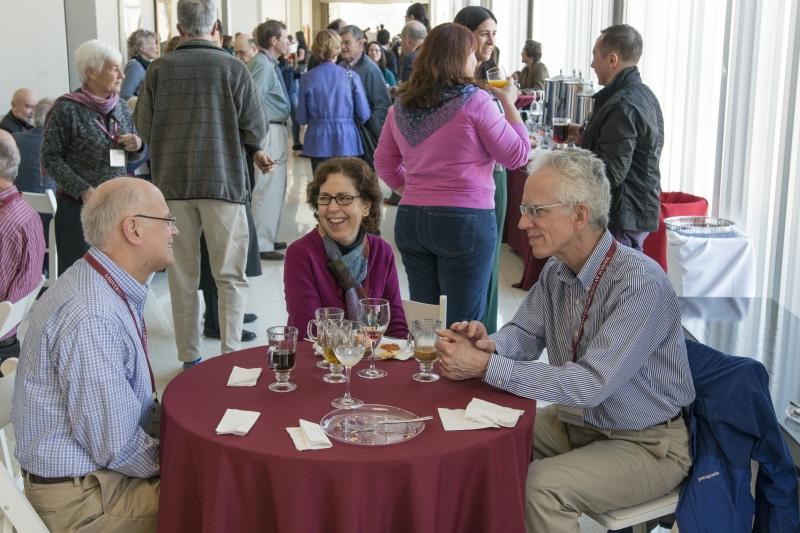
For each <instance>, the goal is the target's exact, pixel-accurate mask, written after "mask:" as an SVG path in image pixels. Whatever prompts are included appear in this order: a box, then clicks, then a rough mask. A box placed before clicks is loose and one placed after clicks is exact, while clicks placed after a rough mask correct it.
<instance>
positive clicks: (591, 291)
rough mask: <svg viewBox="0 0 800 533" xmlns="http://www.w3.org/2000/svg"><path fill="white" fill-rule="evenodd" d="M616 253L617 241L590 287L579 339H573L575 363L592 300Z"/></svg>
mask: <svg viewBox="0 0 800 533" xmlns="http://www.w3.org/2000/svg"><path fill="white" fill-rule="evenodd" d="M616 251H617V241H611V246H609V247H608V251H607V252H606V256H605V257H604V258H603V262H602V263H600V267H599V268H598V269H597V274H595V275H594V279H593V280H592V284H591V286H590V287H589V294H587V295H586V303H585V304H584V305H583V313H581V323H580V326H578V337H577V338H576V339H573V341H572V362H573V363H574V362H575V361H577V360H578V346H580V344H581V339H582V338H583V327H584V326H585V325H586V320H587V319H588V318H589V308H590V307H591V306H592V300H594V293H595V292H596V291H597V286H598V285H599V284H600V278H602V277H603V274H605V273H606V269H607V268H608V264H609V263H611V260H612V259H613V258H614V253H615V252H616Z"/></svg>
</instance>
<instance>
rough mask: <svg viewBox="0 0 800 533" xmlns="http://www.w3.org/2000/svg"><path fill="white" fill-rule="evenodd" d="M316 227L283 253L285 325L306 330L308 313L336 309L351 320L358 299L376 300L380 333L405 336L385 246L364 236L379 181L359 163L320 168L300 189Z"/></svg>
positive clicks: (375, 217)
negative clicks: (384, 316) (381, 305)
mask: <svg viewBox="0 0 800 533" xmlns="http://www.w3.org/2000/svg"><path fill="white" fill-rule="evenodd" d="M306 191H307V192H306V194H307V201H308V205H309V206H311V209H313V210H314V216H315V218H316V219H317V220H318V222H319V223H318V224H317V227H316V228H314V229H313V230H311V231H310V232H309V233H308V234H306V235H305V236H304V237H302V238H300V239H298V240H296V241H295V242H293V243H292V244H291V245H290V246H289V248H288V249H287V250H286V259H285V265H284V271H283V285H284V291H285V294H286V310H287V312H288V313H289V321H288V324H289V325H290V326H295V327H296V328H298V329H300V330H301V331H305V329H306V325H307V324H308V322H309V321H311V320H314V311H315V310H316V309H318V308H320V307H339V308H341V309H344V310H345V317H346V318H348V319H350V320H357V319H358V301H359V300H360V299H362V298H383V299H385V300H388V301H389V304H390V306H391V319H390V322H389V327H388V328H387V330H386V334H387V335H389V336H391V337H398V338H403V339H404V338H406V336H407V335H408V326H407V325H406V317H405V313H403V302H402V299H401V297H400V285H399V283H398V280H397V269H396V268H395V263H394V254H393V252H392V248H391V246H390V245H389V243H387V242H386V241H384V240H383V239H381V238H380V237H378V236H376V235H372V234H370V232H374V231H376V230H377V229H378V228H379V226H380V222H381V190H380V186H379V185H378V179H377V178H376V177H375V174H374V173H373V172H372V170H371V169H370V168H369V166H368V165H367V164H366V163H365V162H364V161H362V160H361V159H356V158H353V157H338V158H333V159H329V160H327V161H325V162H324V163H321V164H320V166H319V167H317V170H316V171H315V172H314V179H313V180H312V181H311V183H309V184H308V187H307V189H306Z"/></svg>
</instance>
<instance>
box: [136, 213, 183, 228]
mask: <svg viewBox="0 0 800 533" xmlns="http://www.w3.org/2000/svg"><path fill="white" fill-rule="evenodd" d="M133 217H134V218H149V219H150V220H161V221H162V222H166V223H167V226H169V227H170V228H174V227H175V223H176V222H178V219H177V218H175V217H166V218H165V217H151V216H150V215H133Z"/></svg>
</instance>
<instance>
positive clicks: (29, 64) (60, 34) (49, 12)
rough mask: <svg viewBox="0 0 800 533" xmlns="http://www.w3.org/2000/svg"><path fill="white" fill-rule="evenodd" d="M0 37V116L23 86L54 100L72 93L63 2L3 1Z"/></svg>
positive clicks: (46, 0)
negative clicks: (0, 42) (2, 43)
mask: <svg viewBox="0 0 800 533" xmlns="http://www.w3.org/2000/svg"><path fill="white" fill-rule="evenodd" d="M0 35H2V36H3V40H4V42H5V43H6V44H5V46H3V47H2V48H0V65H2V66H3V76H0V115H4V114H5V113H6V112H7V111H8V109H9V107H10V103H11V95H12V93H13V92H14V91H15V90H16V89H18V88H20V87H30V88H31V89H33V90H34V91H35V92H36V94H37V95H39V96H52V97H56V96H60V95H62V94H64V93H65V92H67V91H68V90H69V82H68V80H69V78H68V73H67V37H66V25H65V21H64V4H63V0H25V1H24V2H3V7H2V16H0ZM36 36H38V37H36Z"/></svg>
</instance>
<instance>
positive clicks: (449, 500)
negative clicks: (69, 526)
mask: <svg viewBox="0 0 800 533" xmlns="http://www.w3.org/2000/svg"><path fill="white" fill-rule="evenodd" d="M265 353H266V352H265V348H264V347H259V348H252V349H248V350H243V351H240V352H233V353H230V354H227V355H223V356H219V357H216V358H213V359H210V360H208V361H205V362H203V363H202V364H200V365H198V366H196V367H194V368H192V369H190V370H188V371H186V372H184V373H182V374H181V375H179V376H177V377H176V378H175V379H174V380H173V381H172V382H171V383H170V384H169V385H168V386H167V388H166V391H165V392H164V396H163V412H162V422H161V496H160V513H159V522H158V529H159V531H162V532H170V533H175V532H180V531H192V532H199V531H237V532H239V531H241V532H245V531H280V532H298V533H300V532H302V533H313V532H326V533H328V532H350V533H352V532H361V531H364V532H373V531H376V532H377V531H380V532H398V533H400V532H403V533H406V532H409V531H414V532H430V533H434V532H458V531H481V532H489V531H498V532H504V533H507V532H517V531H520V532H521V531H524V512H525V478H526V474H527V470H528V464H529V462H530V460H531V457H532V450H533V422H534V417H535V413H536V404H535V402H533V401H532V400H527V399H525V398H520V397H517V396H514V395H512V394H509V393H506V392H503V391H499V390H497V389H493V388H491V387H489V386H488V385H486V384H485V383H482V382H480V381H477V380H470V381H461V382H455V381H450V380H448V379H446V378H442V379H440V380H439V381H438V382H435V383H418V382H416V381H413V380H412V379H411V374H413V373H414V372H415V371H417V369H418V365H417V364H416V362H415V361H414V360H413V359H411V360H410V361H406V362H401V361H379V362H378V365H379V367H382V368H384V369H386V370H387V371H388V372H389V376H388V377H387V378H384V379H378V380H365V379H362V378H358V377H355V376H354V378H353V383H352V392H353V396H355V397H356V398H360V399H362V400H364V401H365V402H366V403H380V404H386V405H393V406H396V407H401V408H404V409H407V410H409V411H411V412H413V413H416V414H418V415H434V419H433V420H431V421H428V422H426V427H425V430H424V431H423V432H422V433H421V434H420V435H418V436H417V437H416V438H413V439H411V440H409V441H406V442H404V443H400V444H395V445H390V446H374V447H373V446H356V445H349V444H344V443H340V442H336V441H332V442H333V447H332V448H328V449H324V450H309V451H303V452H299V451H297V450H296V449H295V447H294V444H293V443H292V440H291V438H290V437H289V434H288V433H287V432H286V429H285V428H287V427H297V426H298V419H299V418H303V419H305V420H309V421H314V422H318V421H319V420H320V419H321V418H322V417H323V416H324V415H325V414H326V413H328V412H330V411H332V410H333V408H332V407H331V405H330V401H331V400H332V399H333V398H336V397H339V396H341V395H342V394H343V392H344V385H333V384H328V383H325V382H324V381H323V380H322V375H323V373H324V372H323V371H322V370H320V369H318V368H316V367H315V366H314V363H315V362H316V357H314V355H313V353H312V348H311V345H310V343H308V342H301V343H299V345H298V348H297V366H296V368H295V369H294V371H293V372H292V381H293V382H294V383H296V384H297V386H298V388H297V390H296V391H294V392H291V393H274V392H270V391H269V390H267V385H268V384H269V383H271V382H272V381H273V373H272V372H271V371H270V370H269V369H268V368H266V356H265ZM364 364H366V362H362V363H360V364H359V367H361V366H362V365H364ZM234 365H237V366H241V367H246V368H253V367H262V368H264V371H263V372H262V374H261V377H260V378H259V380H258V384H257V385H256V386H255V387H227V386H226V383H227V380H228V376H229V374H230V372H231V369H232V368H233V366H234ZM473 397H477V398H481V399H483V400H487V401H490V402H494V403H497V404H500V405H505V406H508V407H513V408H516V409H523V410H524V411H525V414H524V415H523V416H522V417H521V418H520V420H519V422H518V423H517V425H516V427H514V428H501V429H483V430H473V431H449V432H445V431H444V429H443V428H442V423H441V420H440V419H439V417H438V413H437V411H436V408H437V407H446V408H450V409H463V408H465V407H466V405H467V403H468V402H469V401H470V400H471V399H472V398H473ZM227 408H234V409H243V410H249V411H259V412H260V413H261V416H260V418H259V419H258V421H257V422H256V423H255V425H254V426H253V428H252V429H251V430H250V432H249V433H248V434H247V435H246V436H243V437H239V436H234V435H217V434H216V433H215V428H216V426H217V424H218V423H219V421H220V419H221V418H222V415H223V414H224V413H225V410H226V409H227Z"/></svg>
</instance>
